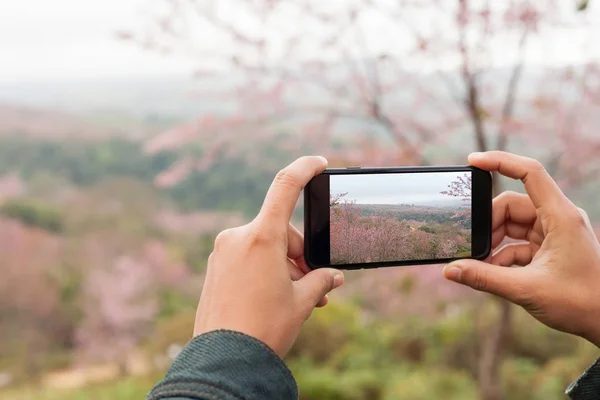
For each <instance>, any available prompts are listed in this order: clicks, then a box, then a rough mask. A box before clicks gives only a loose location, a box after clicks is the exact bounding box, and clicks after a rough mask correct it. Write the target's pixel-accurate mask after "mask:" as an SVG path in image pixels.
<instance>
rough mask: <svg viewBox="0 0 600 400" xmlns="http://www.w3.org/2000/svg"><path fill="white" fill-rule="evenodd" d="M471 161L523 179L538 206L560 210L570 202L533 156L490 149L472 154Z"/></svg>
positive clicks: (514, 177) (505, 174)
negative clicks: (528, 156)
mask: <svg viewBox="0 0 600 400" xmlns="http://www.w3.org/2000/svg"><path fill="white" fill-rule="evenodd" d="M469 163H470V164H471V165H473V166H474V167H478V168H481V169H483V170H486V171H491V172H495V171H497V172H499V173H500V174H502V175H504V176H507V177H509V178H513V179H519V180H521V181H522V182H523V184H524V185H525V189H526V190H527V193H528V194H529V196H530V197H531V200H532V201H533V204H534V206H535V207H536V208H540V207H545V208H546V207H547V208H551V209H554V210H558V209H560V206H561V205H563V204H566V203H567V202H569V201H568V199H567V198H566V197H565V195H564V194H563V192H562V191H561V190H560V188H559V187H558V185H557V184H556V182H554V180H553V179H552V178H551V177H550V175H549V174H548V172H546V170H545V169H544V167H543V165H542V164H541V163H540V162H539V161H537V160H534V159H533V158H527V157H522V156H518V155H516V154H511V153H506V152H503V151H488V152H486V153H473V154H471V155H470V156H469ZM569 203H570V202H569Z"/></svg>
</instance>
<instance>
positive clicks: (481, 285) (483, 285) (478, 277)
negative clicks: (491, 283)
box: [463, 268, 488, 292]
mask: <svg viewBox="0 0 600 400" xmlns="http://www.w3.org/2000/svg"><path fill="white" fill-rule="evenodd" d="M463 274H464V275H465V279H466V280H467V282H470V284H471V287H472V288H473V289H475V290H478V291H481V292H485V291H487V287H488V280H487V276H486V274H485V273H484V272H483V271H481V270H479V269H474V268H467V269H466V270H465V271H463Z"/></svg>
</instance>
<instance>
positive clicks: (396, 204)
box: [304, 166, 492, 269]
mask: <svg viewBox="0 0 600 400" xmlns="http://www.w3.org/2000/svg"><path fill="white" fill-rule="evenodd" d="M304 196H305V197H304V200H305V235H306V238H305V259H306V262H307V264H308V265H309V266H310V267H311V268H313V269H315V268H321V267H328V266H333V267H336V268H342V269H361V268H376V267H384V266H399V265H414V264H434V263H446V262H449V261H453V260H457V259H463V258H474V259H479V260H482V259H485V258H486V257H487V256H488V255H489V253H490V251H491V212H492V210H491V204H492V178H491V174H490V173H489V172H485V171H482V170H480V169H477V168H475V167H471V166H464V167H463V166H461V167H399V168H347V169H326V170H325V171H324V172H323V173H322V174H320V175H318V176H316V177H314V178H313V179H312V180H311V181H310V182H309V184H308V185H307V186H306V188H305V192H304Z"/></svg>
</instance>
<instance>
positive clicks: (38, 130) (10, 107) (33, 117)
mask: <svg viewBox="0 0 600 400" xmlns="http://www.w3.org/2000/svg"><path fill="white" fill-rule="evenodd" d="M161 129H163V128H161ZM156 130H157V129H152V127H151V126H150V124H146V123H144V122H143V121H140V120H139V119H135V118H131V117H128V116H125V115H116V114H112V115H111V114H105V115H82V114H74V113H70V112H68V111H63V110H56V109H46V108H37V107H31V106H24V105H14V104H3V103H0V138H1V137H14V136H15V135H18V136H19V137H20V138H24V137H25V138H31V139H43V140H65V139H75V138H76V139H84V140H92V141H93V140H104V139H107V138H111V137H119V138H128V139H142V138H147V137H148V136H149V135H150V134H151V133H153V132H154V131H156Z"/></svg>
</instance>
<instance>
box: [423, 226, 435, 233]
mask: <svg viewBox="0 0 600 400" xmlns="http://www.w3.org/2000/svg"><path fill="white" fill-rule="evenodd" d="M419 230H420V231H423V232H427V233H436V230H435V228H433V227H431V226H427V225H423V226H421V227H420V228H419Z"/></svg>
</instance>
